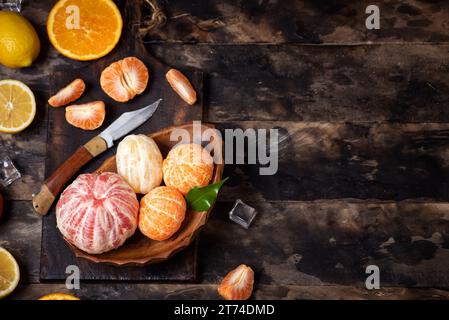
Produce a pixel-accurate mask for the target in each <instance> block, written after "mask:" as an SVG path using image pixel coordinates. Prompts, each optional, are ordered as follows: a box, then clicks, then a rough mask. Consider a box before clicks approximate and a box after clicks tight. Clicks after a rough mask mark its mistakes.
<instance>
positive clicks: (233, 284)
mask: <svg viewBox="0 0 449 320" xmlns="http://www.w3.org/2000/svg"><path fill="white" fill-rule="evenodd" d="M253 286H254V271H253V270H252V269H251V268H250V267H248V266H246V265H244V264H241V265H240V266H238V267H237V268H236V269H234V270H232V271H231V272H229V273H228V275H227V276H226V277H225V278H224V279H223V281H222V282H221V284H220V286H219V287H218V293H219V294H220V295H221V296H222V297H223V298H225V299H226V300H247V299H249V298H250V297H251V294H252V293H253Z"/></svg>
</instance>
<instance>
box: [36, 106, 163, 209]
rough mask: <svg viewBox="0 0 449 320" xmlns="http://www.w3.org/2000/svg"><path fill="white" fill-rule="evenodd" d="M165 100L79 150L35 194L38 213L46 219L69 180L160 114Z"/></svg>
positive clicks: (127, 116)
mask: <svg viewBox="0 0 449 320" xmlns="http://www.w3.org/2000/svg"><path fill="white" fill-rule="evenodd" d="M161 101H162V99H159V100H158V101H156V102H155V103H153V104H151V105H149V106H147V107H145V108H142V109H139V110H136V111H131V112H126V113H124V114H122V115H121V116H120V117H119V118H118V119H117V120H115V121H114V122H113V123H112V124H111V125H110V126H109V127H108V128H107V129H106V130H104V131H103V132H102V133H100V134H99V135H98V136H96V137H95V138H93V139H92V140H90V141H89V142H87V143H86V144H85V145H83V146H81V147H80V148H78V150H76V152H75V153H74V154H73V155H72V156H71V157H70V158H68V159H67V160H66V161H65V162H64V163H63V164H62V165H61V166H60V167H59V168H58V169H56V171H55V172H54V173H53V174H52V175H51V176H50V178H48V179H47V180H45V182H44V184H43V185H42V187H41V190H40V192H39V193H38V194H37V195H33V207H34V210H35V211H36V213H38V214H39V215H41V216H44V215H46V214H47V213H48V211H49V210H50V208H51V206H52V204H53V202H54V201H55V199H56V196H57V195H58V194H59V193H60V192H61V191H62V189H63V188H64V186H65V185H66V184H67V182H69V180H70V179H71V178H72V177H73V176H74V175H75V174H76V173H77V172H78V171H79V170H80V169H81V168H82V167H83V166H84V165H85V164H86V163H88V162H89V161H90V160H92V159H93V158H95V157H96V156H98V155H100V154H102V153H103V152H105V151H106V150H108V149H109V148H111V147H112V146H113V145H114V141H116V140H118V139H120V138H122V137H123V136H125V135H127V134H128V133H130V132H131V131H133V130H134V129H136V128H138V127H140V126H141V125H142V124H144V123H145V122H146V121H147V120H148V119H150V118H151V117H152V116H153V114H154V113H155V112H156V110H157V108H158V106H159V104H160V102H161Z"/></svg>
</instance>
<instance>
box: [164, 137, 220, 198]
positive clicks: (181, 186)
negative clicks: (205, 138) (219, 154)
mask: <svg viewBox="0 0 449 320" xmlns="http://www.w3.org/2000/svg"><path fill="white" fill-rule="evenodd" d="M162 170H163V175H164V182H165V184H166V185H167V186H171V187H175V188H176V189H178V190H179V191H180V192H181V193H182V194H183V195H186V194H187V193H188V192H189V191H190V190H191V189H192V188H194V187H204V186H207V185H208V184H209V182H210V180H211V179H212V175H213V171H214V161H213V158H212V157H211V155H210V154H209V152H208V151H207V150H206V149H204V148H203V147H201V146H200V145H199V144H195V143H192V144H181V145H178V146H177V147H175V148H174V149H172V150H171V151H170V152H169V153H168V156H167V159H165V160H164V164H163V167H162Z"/></svg>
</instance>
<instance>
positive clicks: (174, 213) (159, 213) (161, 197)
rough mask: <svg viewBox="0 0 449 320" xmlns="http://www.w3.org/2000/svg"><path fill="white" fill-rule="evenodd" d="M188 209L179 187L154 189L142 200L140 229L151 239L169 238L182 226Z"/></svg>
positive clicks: (161, 239)
mask: <svg viewBox="0 0 449 320" xmlns="http://www.w3.org/2000/svg"><path fill="white" fill-rule="evenodd" d="M186 210H187V205H186V201H185V199H184V197H183V195H182V194H181V193H180V192H179V191H178V190H177V189H175V188H172V187H165V186H163V187H158V188H156V189H153V190H152V191H151V192H150V193H148V194H147V195H146V196H144V197H143V198H142V200H141V202H140V215H139V230H140V231H141V232H142V233H143V234H144V235H145V236H147V237H148V238H150V239H153V240H157V241H163V240H167V239H169V238H170V237H171V236H173V235H174V234H175V233H176V232H177V231H178V230H179V228H180V227H181V224H182V222H183V221H184V219H185V215H186Z"/></svg>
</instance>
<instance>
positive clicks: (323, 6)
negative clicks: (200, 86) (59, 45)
mask: <svg viewBox="0 0 449 320" xmlns="http://www.w3.org/2000/svg"><path fill="white" fill-rule="evenodd" d="M371 4H376V5H378V6H379V9H380V17H381V21H380V30H367V28H366V26H365V20H366V18H367V16H368V15H367V14H366V13H365V9H366V7H367V6H368V5H371ZM164 8H165V11H166V14H167V16H168V22H167V24H166V25H165V26H164V27H163V28H159V29H157V30H153V31H152V32H151V33H150V34H149V35H148V36H147V41H149V42H155V43H160V42H183V43H276V44H278V43H285V42H289V43H292V42H293V43H308V44H321V43H333V44H334V43H343V44H347V43H359V42H366V41H373V42H398V41H402V42H442V41H448V40H449V32H448V29H447V27H446V25H445V22H446V21H447V20H448V19H449V5H448V3H447V2H445V1H419V0H406V1H394V0H383V1H377V2H372V1H368V0H363V1H345V0H326V1H324V0H321V1H316V0H305V1H293V0H289V1H277V0H275V1H257V0H245V1H240V0H231V1H220V0H213V1H207V3H205V2H204V1H200V0H193V1H182V0H177V1H170V2H164Z"/></svg>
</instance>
